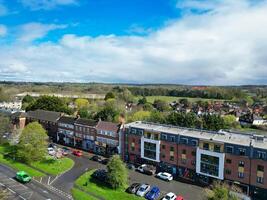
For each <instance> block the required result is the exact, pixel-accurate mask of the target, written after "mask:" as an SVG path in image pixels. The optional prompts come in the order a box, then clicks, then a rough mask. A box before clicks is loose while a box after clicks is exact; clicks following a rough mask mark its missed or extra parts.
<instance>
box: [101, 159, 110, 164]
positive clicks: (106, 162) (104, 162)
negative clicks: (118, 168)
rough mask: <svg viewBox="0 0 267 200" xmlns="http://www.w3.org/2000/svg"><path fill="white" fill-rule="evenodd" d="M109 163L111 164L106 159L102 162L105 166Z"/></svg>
mask: <svg viewBox="0 0 267 200" xmlns="http://www.w3.org/2000/svg"><path fill="white" fill-rule="evenodd" d="M108 162H109V159H108V158H105V159H103V160H101V163H102V164H103V165H107V164H108Z"/></svg>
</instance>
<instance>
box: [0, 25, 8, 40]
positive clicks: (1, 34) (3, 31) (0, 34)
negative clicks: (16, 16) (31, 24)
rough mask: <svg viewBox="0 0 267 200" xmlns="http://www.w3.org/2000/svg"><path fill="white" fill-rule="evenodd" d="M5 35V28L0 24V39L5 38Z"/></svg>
mask: <svg viewBox="0 0 267 200" xmlns="http://www.w3.org/2000/svg"><path fill="white" fill-rule="evenodd" d="M6 34H7V28H6V26H5V25H2V24H0V37H2V36H5V35H6Z"/></svg>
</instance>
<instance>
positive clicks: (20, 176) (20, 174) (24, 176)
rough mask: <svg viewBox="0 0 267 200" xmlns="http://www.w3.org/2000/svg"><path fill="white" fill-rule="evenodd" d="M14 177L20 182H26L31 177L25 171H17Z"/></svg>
mask: <svg viewBox="0 0 267 200" xmlns="http://www.w3.org/2000/svg"><path fill="white" fill-rule="evenodd" d="M16 179H17V180H18V181H19V182H22V183H28V182H30V181H31V180H32V178H31V177H30V176H29V175H28V174H27V173H26V172H25V171H19V172H17V174H16Z"/></svg>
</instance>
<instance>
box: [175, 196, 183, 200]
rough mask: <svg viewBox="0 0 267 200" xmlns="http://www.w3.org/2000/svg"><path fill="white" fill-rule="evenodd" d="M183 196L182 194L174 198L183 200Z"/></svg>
mask: <svg viewBox="0 0 267 200" xmlns="http://www.w3.org/2000/svg"><path fill="white" fill-rule="evenodd" d="M183 199H184V198H183V197H182V196H178V197H176V200H183Z"/></svg>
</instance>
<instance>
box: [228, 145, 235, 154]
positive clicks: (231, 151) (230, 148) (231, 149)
mask: <svg viewBox="0 0 267 200" xmlns="http://www.w3.org/2000/svg"><path fill="white" fill-rule="evenodd" d="M233 152H234V147H231V146H227V147H226V153H233Z"/></svg>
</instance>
